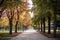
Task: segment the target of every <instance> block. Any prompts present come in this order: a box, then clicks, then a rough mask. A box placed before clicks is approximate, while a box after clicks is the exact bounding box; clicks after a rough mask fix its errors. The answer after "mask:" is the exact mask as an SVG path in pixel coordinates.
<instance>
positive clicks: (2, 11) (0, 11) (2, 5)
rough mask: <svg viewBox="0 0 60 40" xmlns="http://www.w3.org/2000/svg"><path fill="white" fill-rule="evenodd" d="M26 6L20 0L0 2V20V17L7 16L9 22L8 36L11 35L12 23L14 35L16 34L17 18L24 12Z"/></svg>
mask: <svg viewBox="0 0 60 40" xmlns="http://www.w3.org/2000/svg"><path fill="white" fill-rule="evenodd" d="M26 5H27V3H26V2H23V1H22V0H0V19H1V18H2V15H6V16H7V18H8V21H9V34H12V28H13V22H14V24H15V33H17V26H18V22H19V17H20V14H21V13H22V12H23V11H24V10H25V11H26V8H27V7H26ZM5 20H6V19H5Z"/></svg>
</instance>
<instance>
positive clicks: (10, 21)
mask: <svg viewBox="0 0 60 40" xmlns="http://www.w3.org/2000/svg"><path fill="white" fill-rule="evenodd" d="M9 24H10V31H9V34H12V19H10V20H9Z"/></svg>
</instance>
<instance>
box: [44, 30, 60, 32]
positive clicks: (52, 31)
mask: <svg viewBox="0 0 60 40" xmlns="http://www.w3.org/2000/svg"><path fill="white" fill-rule="evenodd" d="M45 31H46V33H47V32H48V30H45ZM50 31H51V33H53V32H54V31H53V30H50ZM56 32H57V33H58V32H59V33H60V30H56Z"/></svg>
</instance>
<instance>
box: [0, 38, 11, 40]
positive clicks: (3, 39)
mask: <svg viewBox="0 0 60 40" xmlns="http://www.w3.org/2000/svg"><path fill="white" fill-rule="evenodd" d="M0 40H10V38H0Z"/></svg>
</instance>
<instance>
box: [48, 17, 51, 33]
mask: <svg viewBox="0 0 60 40" xmlns="http://www.w3.org/2000/svg"><path fill="white" fill-rule="evenodd" d="M50 20H51V19H50V16H48V34H50Z"/></svg>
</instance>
